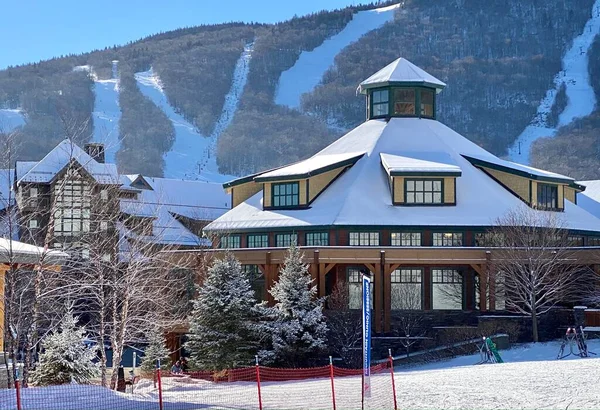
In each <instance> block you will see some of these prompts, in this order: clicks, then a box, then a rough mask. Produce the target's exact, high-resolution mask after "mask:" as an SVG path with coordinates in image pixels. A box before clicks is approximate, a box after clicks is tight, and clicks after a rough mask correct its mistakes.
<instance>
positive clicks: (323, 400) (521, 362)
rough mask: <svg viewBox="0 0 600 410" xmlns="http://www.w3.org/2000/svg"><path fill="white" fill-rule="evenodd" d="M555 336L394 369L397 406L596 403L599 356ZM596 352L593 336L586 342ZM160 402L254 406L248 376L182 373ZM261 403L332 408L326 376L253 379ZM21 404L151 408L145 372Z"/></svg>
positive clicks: (352, 396)
mask: <svg viewBox="0 0 600 410" xmlns="http://www.w3.org/2000/svg"><path fill="white" fill-rule="evenodd" d="M559 347H560V342H559V341H554V342H550V343H538V344H532V345H525V346H521V347H516V348H513V349H511V350H507V351H500V354H501V355H502V357H503V359H504V360H505V363H502V364H485V365H474V363H476V362H477V361H478V359H479V357H478V355H473V356H462V357H457V358H454V359H451V360H448V361H444V362H437V363H431V364H427V365H422V366H417V367H412V368H408V369H407V368H404V367H396V369H395V372H394V374H395V386H396V396H397V400H398V408H410V409H432V408H444V409H496V408H549V409H558V408H561V409H564V408H598V404H599V403H600V390H598V389H597V385H598V382H600V373H599V372H598V366H600V359H599V358H595V356H594V358H584V359H581V358H577V357H575V356H571V357H569V358H567V359H563V360H556V354H557V353H558V350H559ZM589 349H590V351H593V352H598V353H600V341H598V340H593V341H590V342H589ZM371 384H372V388H373V394H372V397H371V398H367V399H366V401H365V408H377V409H385V408H388V409H392V408H393V396H392V393H391V392H392V389H391V377H390V374H389V373H388V372H387V371H384V372H382V373H379V374H377V375H373V376H371ZM162 385H163V402H164V408H165V409H185V410H188V409H190V410H191V409H222V408H228V409H256V408H258V394H257V387H256V383H254V382H251V381H248V382H233V383H228V382H223V383H212V382H209V381H205V380H192V379H187V378H163V382H162ZM334 385H335V394H336V404H337V408H343V409H353V408H355V409H358V408H360V407H361V403H360V391H361V389H360V385H361V377H360V376H356V377H354V376H353V377H337V378H335V380H334ZM261 397H262V404H263V408H265V409H326V408H332V401H331V381H330V379H329V378H321V379H318V378H317V379H310V380H301V381H288V382H263V383H261ZM22 402H23V408H35V409H57V408H61V409H63V410H72V409H80V408H82V407H83V406H85V408H87V409H106V408H120V409H128V410H129V409H131V410H142V409H143V410H145V409H154V408H157V407H156V406H157V403H158V391H157V389H156V388H155V386H154V384H153V383H152V380H142V381H140V382H139V383H138V384H137V385H136V387H135V390H134V392H133V394H131V393H115V392H112V391H109V390H107V389H104V388H101V387H97V386H78V385H64V386H53V387H45V388H28V389H24V390H23V391H22ZM13 408H15V394H14V390H7V389H3V390H2V391H0V409H13Z"/></svg>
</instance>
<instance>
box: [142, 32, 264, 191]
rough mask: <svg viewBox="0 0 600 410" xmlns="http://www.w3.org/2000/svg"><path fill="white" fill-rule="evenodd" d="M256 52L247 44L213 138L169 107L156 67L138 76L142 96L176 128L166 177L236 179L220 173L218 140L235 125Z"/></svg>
mask: <svg viewBox="0 0 600 410" xmlns="http://www.w3.org/2000/svg"><path fill="white" fill-rule="evenodd" d="M252 50H253V43H250V44H247V45H246V47H245V48H244V52H243V53H242V55H241V56H240V58H239V60H238V62H237V64H236V67H235V70H234V73H233V81H232V84H231V89H230V91H229V93H228V94H227V95H226V96H225V103H224V105H223V110H222V112H221V115H220V117H219V119H218V120H217V123H216V125H215V129H214V131H213V132H212V134H211V135H210V136H205V135H202V134H200V133H199V132H198V130H197V129H196V127H195V126H194V125H193V124H191V123H190V122H188V121H187V120H186V119H185V118H184V117H183V116H182V115H181V114H179V113H178V112H176V111H175V109H174V108H173V107H172V106H171V105H170V104H169V102H168V100H167V96H166V95H165V93H164V90H163V87H162V84H161V82H160V78H159V77H158V75H157V74H156V73H154V71H153V70H152V68H150V70H148V71H143V72H139V73H136V74H135V79H136V81H137V84H138V87H139V88H140V90H141V92H142V94H144V95H145V96H146V97H148V98H149V99H150V100H151V101H152V102H154V104H156V105H157V106H158V107H159V108H160V109H161V110H163V112H164V113H165V114H166V115H167V117H168V118H169V119H170V120H171V122H172V123H173V126H174V127H175V142H174V143H173V147H172V148H171V151H169V152H167V153H166V154H165V170H164V174H165V177H168V178H187V179H202V180H207V181H211V182H225V181H229V180H231V179H234V178H235V177H233V176H231V175H221V174H220V173H219V171H218V167H217V161H216V156H215V152H216V146H217V140H218V138H219V136H220V135H221V133H222V132H223V131H224V130H225V128H227V126H229V124H230V123H231V120H232V119H233V116H234V114H235V111H236V109H237V106H238V102H239V98H240V96H241V94H242V91H243V89H244V86H245V85H246V79H247V76H248V70H249V67H250V58H251V55H252Z"/></svg>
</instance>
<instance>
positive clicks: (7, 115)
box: [0, 108, 25, 132]
mask: <svg viewBox="0 0 600 410" xmlns="http://www.w3.org/2000/svg"><path fill="white" fill-rule="evenodd" d="M23 124H25V116H24V115H23V112H22V111H21V110H17V109H9V108H2V109H0V132H9V131H12V130H14V129H15V128H17V127H19V126H21V125H23Z"/></svg>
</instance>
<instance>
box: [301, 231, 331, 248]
mask: <svg viewBox="0 0 600 410" xmlns="http://www.w3.org/2000/svg"><path fill="white" fill-rule="evenodd" d="M315 235H318V240H317V241H315ZM315 242H319V243H318V244H315ZM323 242H325V244H324V245H323ZM304 243H305V244H306V246H329V232H306V234H305V235H304Z"/></svg>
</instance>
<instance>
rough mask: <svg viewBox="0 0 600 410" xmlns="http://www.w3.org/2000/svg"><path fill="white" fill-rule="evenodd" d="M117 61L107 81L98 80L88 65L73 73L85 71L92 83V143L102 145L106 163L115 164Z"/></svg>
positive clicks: (117, 144)
mask: <svg viewBox="0 0 600 410" xmlns="http://www.w3.org/2000/svg"><path fill="white" fill-rule="evenodd" d="M118 63H119V62H118V61H117V60H114V61H113V62H112V76H111V78H110V79H108V80H99V79H98V76H97V75H96V73H95V72H94V68H93V67H92V66H90V65H80V66H77V67H74V68H73V71H86V72H88V73H89V74H90V77H91V78H92V80H93V81H94V111H93V112H92V118H93V120H94V134H93V135H92V142H99V143H102V144H104V154H105V160H106V162H109V163H113V164H116V160H117V158H116V155H117V151H119V148H120V147H121V139H120V137H119V120H120V119H121V107H120V106H119V66H118Z"/></svg>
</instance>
